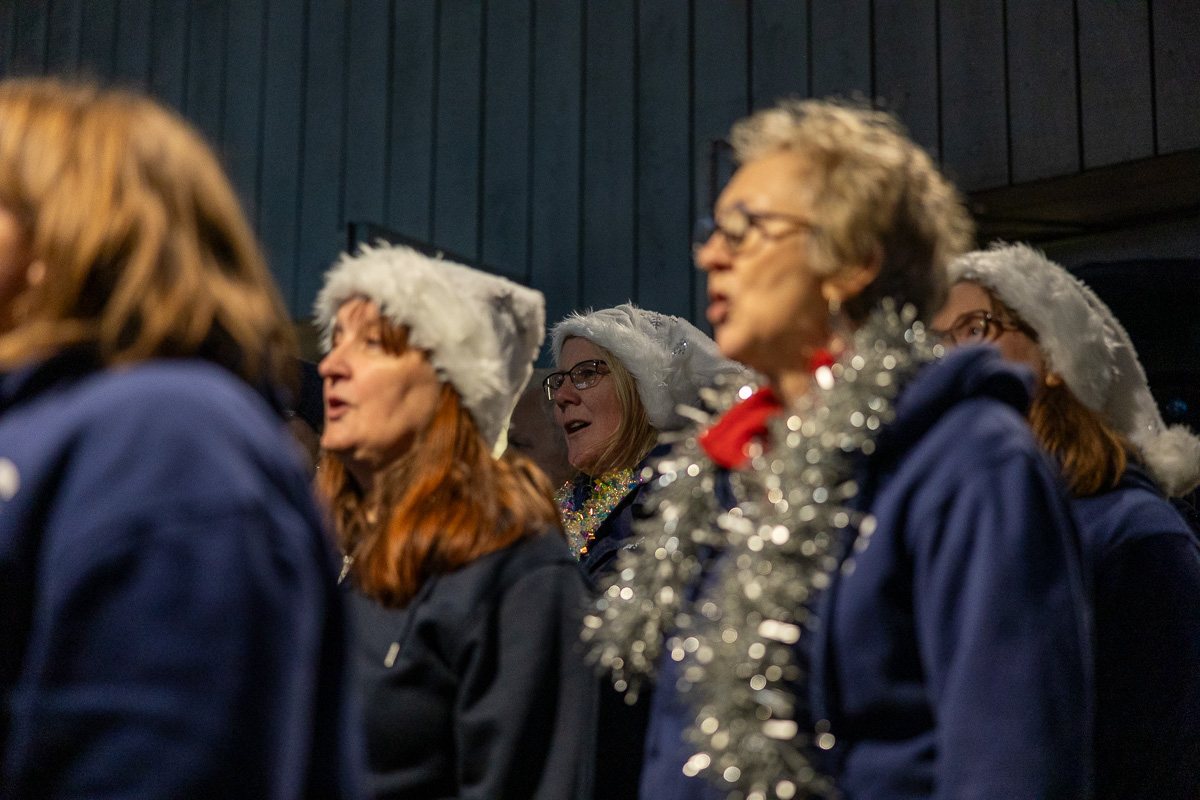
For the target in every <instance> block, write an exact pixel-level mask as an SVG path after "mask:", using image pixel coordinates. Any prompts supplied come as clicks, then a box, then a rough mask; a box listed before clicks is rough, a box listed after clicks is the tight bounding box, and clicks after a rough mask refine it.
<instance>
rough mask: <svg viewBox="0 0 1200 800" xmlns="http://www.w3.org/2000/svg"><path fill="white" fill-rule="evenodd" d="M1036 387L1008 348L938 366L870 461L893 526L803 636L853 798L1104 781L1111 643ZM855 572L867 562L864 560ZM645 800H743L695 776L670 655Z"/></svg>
mask: <svg viewBox="0 0 1200 800" xmlns="http://www.w3.org/2000/svg"><path fill="white" fill-rule="evenodd" d="M1027 380H1028V377H1027V375H1026V374H1025V373H1023V372H1022V371H1021V370H1019V369H1017V368H1013V367H1010V366H1009V365H1007V364H1005V363H1004V362H1003V361H1002V360H1001V359H1000V358H999V356H998V354H996V353H994V352H993V351H991V350H990V349H988V348H973V349H966V350H962V351H958V352H955V353H952V354H950V355H949V356H947V357H946V358H945V359H942V360H941V361H938V362H935V363H932V364H930V365H928V366H926V367H925V368H924V369H923V370H922V371H921V372H920V373H919V374H918V375H917V376H916V377H915V378H914V379H913V380H912V381H911V382H910V383H909V385H908V386H906V387H905V388H904V390H903V392H902V394H901V396H900V397H899V398H898V400H897V403H896V419H895V421H894V422H893V423H892V424H891V425H890V426H888V428H886V429H885V430H884V431H882V432H881V434H880V436H879V438H878V440H877V443H876V444H877V448H876V451H875V453H874V454H873V455H872V456H871V457H869V458H865V459H863V460H862V462H861V463H860V471H859V475H858V479H859V484H860V486H861V487H862V490H861V491H860V494H859V496H858V498H857V504H858V505H859V507H860V508H861V509H863V510H865V511H869V512H870V513H871V514H872V515H874V516H875V518H876V520H877V526H876V530H875V533H874V535H873V536H872V537H871V538H870V543H869V546H867V548H866V549H865V550H864V551H863V552H861V553H858V552H855V550H854V548H853V547H852V544H853V542H852V541H849V540H848V541H845V542H843V555H842V566H841V568H840V569H838V570H835V571H834V572H833V574H832V577H833V583H832V585H831V587H830V588H829V589H828V590H827V591H825V592H823V593H822V594H821V595H820V596H819V598H818V600H817V606H816V608H817V613H818V617H819V620H820V622H819V624H818V625H817V626H816V628H815V630H814V631H812V632H811V633H809V634H806V635H805V636H802V637H801V642H800V645H799V650H800V652H799V656H800V658H801V660H802V663H805V664H807V666H808V673H809V674H808V678H807V681H806V683H805V685H803V686H801V687H797V689H798V691H799V692H801V694H802V695H806V696H807V700H808V705H809V706H810V713H811V718H806V719H802V720H800V722H801V724H802V725H803V726H805V727H807V728H808V729H810V730H812V729H813V727H815V725H816V723H817V722H818V721H823V722H824V723H827V725H823V726H822V729H824V728H825V727H828V730H829V732H831V733H832V734H833V736H834V744H833V747H832V748H831V749H830V750H829V751H827V752H826V751H822V752H817V753H814V754H812V755H813V758H814V759H815V760H816V762H817V765H818V767H819V768H820V769H821V770H822V771H823V772H825V773H826V774H829V775H831V776H832V777H833V778H834V779H835V780H836V782H837V785H838V788H839V789H840V790H841V792H842V793H843V797H845V798H847V800H865V799H867V798H871V799H874V798H888V800H907V799H909V798H911V799H912V800H916V799H917V798H946V800H949V799H950V798H954V799H955V800H964V799H966V800H970V799H971V798H980V799H981V800H982V798H995V800H1001V798H1003V800H1012V799H1013V798H1042V799H1045V800H1050V799H1053V798H1079V797H1085V796H1088V793H1089V791H1090V780H1091V777H1090V776H1091V768H1092V767H1091V761H1090V758H1091V742H1092V702H1091V697H1092V676H1091V640H1090V631H1089V622H1088V612H1087V596H1086V592H1085V588H1084V579H1083V575H1082V570H1081V565H1080V557H1079V550H1078V540H1077V534H1076V531H1075V527H1074V524H1073V522H1072V519H1071V516H1070V512H1069V510H1068V507H1067V501H1066V500H1065V498H1064V497H1063V495H1062V492H1061V490H1060V489H1059V486H1058V479H1057V477H1056V475H1055V472H1054V469H1053V467H1052V465H1051V464H1049V463H1048V461H1047V460H1046V459H1045V458H1044V456H1043V455H1042V454H1041V453H1040V452H1039V450H1038V448H1037V446H1036V444H1035V443H1034V440H1033V438H1032V435H1031V433H1030V431H1029V428H1028V426H1027V424H1026V422H1025V420H1024V419H1023V417H1022V412H1023V411H1024V408H1025V406H1026V404H1027V402H1028V388H1027ZM850 561H853V566H852V567H851V566H849V565H848V562H850ZM660 666H661V668H662V672H661V674H660V676H659V681H658V690H657V691H656V692H655V697H654V708H653V709H652V712H651V720H650V729H649V731H648V733H647V746H646V766H645V768H644V770H643V775H642V783H641V797H643V798H646V799H647V800H649V798H654V800H683V798H724V797H725V796H726V794H727V792H728V789H725V790H721V789H718V788H717V787H714V786H712V785H709V784H707V783H706V782H705V781H704V780H703V779H701V778H687V777H685V776H684V775H683V774H682V772H681V768H682V766H683V763H684V762H685V761H686V759H687V758H688V757H689V756H690V755H691V752H692V749H691V748H689V747H688V746H687V745H686V744H683V743H682V742H681V739H680V736H681V734H682V732H683V730H684V728H685V727H686V725H687V724H688V722H689V721H690V718H691V714H692V711H691V709H690V707H689V705H688V703H687V700H686V697H680V696H679V695H678V694H677V693H675V692H671V691H667V690H666V687H668V686H673V685H674V683H675V681H676V678H677V677H678V676H677V674H676V673H677V671H678V670H679V669H682V668H683V667H685V666H686V664H684V665H679V664H675V663H674V662H672V661H671V660H670V659H663V660H662V662H661V664H660Z"/></svg>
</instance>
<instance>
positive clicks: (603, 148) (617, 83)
mask: <svg viewBox="0 0 1200 800" xmlns="http://www.w3.org/2000/svg"><path fill="white" fill-rule="evenodd" d="M587 34H588V37H587V65H586V66H587V68H586V78H587V80H586V86H585V88H584V98H585V107H584V114H583V138H584V150H583V213H582V215H583V220H582V225H583V249H582V260H583V267H582V269H583V302H582V304H581V305H583V306H593V307H595V308H607V307H610V306H615V305H619V304H621V303H624V302H627V301H629V300H632V299H633V298H634V287H635V285H636V283H635V280H636V279H635V275H634V271H635V269H636V265H637V244H636V242H635V240H634V239H635V233H634V232H635V230H636V215H637V202H636V189H635V187H634V165H635V160H636V156H635V153H634V137H635V131H636V127H635V120H634V111H635V106H636V97H637V83H636V80H635V74H634V70H635V69H636V65H637V56H636V47H637V41H636V39H637V16H636V13H635V2H634V0H606V2H603V3H601V2H596V1H595V0H592V2H589V3H588V4H587ZM555 321H557V320H555Z"/></svg>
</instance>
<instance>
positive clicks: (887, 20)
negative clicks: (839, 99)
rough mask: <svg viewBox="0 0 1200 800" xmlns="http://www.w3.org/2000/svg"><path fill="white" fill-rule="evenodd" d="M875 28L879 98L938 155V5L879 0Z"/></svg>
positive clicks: (910, 0)
mask: <svg viewBox="0 0 1200 800" xmlns="http://www.w3.org/2000/svg"><path fill="white" fill-rule="evenodd" d="M874 27H875V96H876V97H877V98H878V99H880V100H881V101H882V103H883V107H884V108H886V109H887V110H888V111H891V112H892V113H894V114H895V115H896V116H898V117H899V118H900V119H901V121H903V122H904V124H905V126H907V128H908V131H909V134H910V135H911V136H912V139H913V141H915V142H916V143H917V144H919V145H921V146H922V147H924V148H925V149H926V150H927V151H928V152H929V154H930V155H931V156H933V158H934V159H937V158H938V157H939V155H938V154H939V153H940V151H941V141H940V133H939V131H938V74H937V70H938V50H937V6H936V5H935V4H934V3H930V2H928V0H875V26H874Z"/></svg>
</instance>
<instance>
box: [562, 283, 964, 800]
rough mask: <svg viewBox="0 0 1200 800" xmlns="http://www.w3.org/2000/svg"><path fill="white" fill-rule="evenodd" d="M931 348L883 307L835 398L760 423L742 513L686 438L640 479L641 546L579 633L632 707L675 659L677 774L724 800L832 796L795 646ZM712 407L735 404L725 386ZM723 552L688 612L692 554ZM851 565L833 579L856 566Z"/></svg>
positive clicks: (739, 479)
mask: <svg viewBox="0 0 1200 800" xmlns="http://www.w3.org/2000/svg"><path fill="white" fill-rule="evenodd" d="M938 353H940V348H936V347H935V346H934V345H933V344H932V343H931V342H929V341H927V339H926V335H925V329H924V327H923V326H922V324H921V323H920V322H919V321H917V320H916V313H915V311H914V310H913V309H912V308H911V307H905V308H904V309H903V310H901V311H897V310H896V309H895V307H894V305H892V304H891V303H890V301H885V303H884V304H883V306H882V307H881V308H880V309H879V310H877V311H876V312H875V313H874V314H872V316H871V317H870V318H869V319H868V321H867V322H866V324H864V325H863V327H862V328H860V329H859V331H858V332H857V333H856V334H855V337H854V346H853V347H852V348H850V349H849V350H848V351H847V352H846V353H845V354H844V355H843V357H842V358H841V360H839V361H838V362H837V363H835V364H834V365H833V366H832V367H829V368H828V369H829V370H830V372H831V375H832V377H833V378H834V380H833V382H832V385H831V388H828V389H821V388H817V387H815V386H814V389H813V391H812V393H810V394H809V395H808V396H807V397H805V398H803V400H802V401H801V402H800V403H799V404H797V405H796V406H795V407H793V408H791V409H789V411H788V412H787V413H784V414H781V415H779V417H777V418H776V419H774V420H772V421H771V422H769V424H768V428H769V431H770V434H769V436H770V446H769V447H768V449H767V452H766V453H763V452H762V451H761V448H760V449H759V450H758V451H756V452H752V453H751V464H750V467H751V468H750V469H749V470H746V471H744V472H740V473H734V474H732V475H731V476H730V482H731V485H732V487H733V489H734V493H735V496H736V497H737V498H738V505H737V506H736V507H735V508H733V509H732V510H730V511H728V512H726V511H725V510H724V509H721V508H720V507H719V506H718V504H717V501H716V498H715V496H714V491H713V490H714V488H715V485H716V484H715V480H716V478H715V472H714V467H713V465H712V463H711V462H710V461H709V460H708V459H707V457H705V456H704V453H703V451H702V450H701V449H700V447H699V445H698V444H697V442H696V440H695V437H691V438H689V439H687V440H686V441H684V442H683V443H682V444H681V445H679V446H677V447H676V448H675V449H674V450H673V451H672V453H671V454H670V455H669V456H668V457H666V458H664V459H662V460H661V461H660V462H659V463H658V465H657V470H656V471H655V472H654V473H652V474H648V475H646V476H645V477H646V478H647V479H652V480H654V481H655V482H656V490H655V491H654V493H653V494H652V495H651V497H650V498H649V500H648V504H649V506H648V507H649V508H651V509H652V510H653V511H654V512H655V513H654V514H653V516H651V517H650V518H649V519H647V520H645V521H644V522H643V523H641V524H640V525H639V528H638V532H639V533H641V534H642V535H643V536H644V537H645V544H644V545H643V547H641V548H639V549H638V550H635V551H625V553H623V554H622V556H621V560H620V561H619V563H618V567H617V574H616V580H615V582H614V583H613V584H612V585H611V586H610V587H608V589H607V591H606V592H605V594H604V595H603V596H602V598H601V599H600V600H599V601H598V603H597V607H596V613H594V614H591V615H589V616H588V617H587V619H586V621H585V622H586V628H585V632H584V638H585V639H587V640H590V641H591V642H592V643H593V653H594V655H595V657H596V658H597V659H598V661H599V662H600V664H601V666H602V667H604V668H606V669H608V670H610V671H611V672H612V674H613V681H614V685H615V686H616V687H617V688H618V689H628V690H629V694H630V696H633V697H636V692H637V689H638V685H639V683H640V681H641V680H643V679H645V678H648V677H649V678H652V677H653V674H654V664H655V662H656V661H657V659H658V658H659V656H660V653H661V651H662V649H663V646H664V644H665V647H666V650H667V657H669V658H672V659H674V660H676V661H679V662H682V664H683V670H682V678H681V679H680V681H679V684H678V685H677V686H676V687H675V688H676V689H677V690H679V691H680V692H681V693H683V694H685V695H687V696H688V699H689V701H690V702H691V703H692V705H693V708H694V709H695V711H696V716H695V721H694V724H693V725H692V726H691V728H690V729H689V730H688V732H687V736H688V739H689V740H690V741H691V742H692V743H693V744H695V745H696V746H697V748H698V750H697V752H696V754H695V755H694V756H693V757H692V758H691V759H690V760H689V761H688V762H687V765H686V766H685V767H684V772H685V773H686V774H689V775H696V774H700V773H705V774H706V775H707V776H708V777H709V778H710V779H712V780H713V781H714V782H715V783H716V785H718V786H724V787H725V788H726V789H728V790H729V795H728V797H729V798H730V799H731V800H735V799H736V800H769V799H772V798H778V799H779V800H791V798H794V797H804V796H811V795H822V794H828V793H830V791H831V789H832V787H831V785H830V783H829V782H828V780H827V779H825V778H824V777H823V776H821V775H818V774H817V773H816V771H815V770H814V769H813V767H812V765H811V764H810V763H809V759H808V757H807V756H806V754H805V750H806V748H807V747H809V746H814V745H815V746H817V747H822V748H825V749H828V748H829V747H832V746H833V743H834V738H833V734H832V733H831V732H830V731H829V729H828V726H827V723H824V722H823V721H822V722H821V723H818V727H817V729H816V730H814V731H806V730H800V729H799V728H798V726H797V724H796V723H795V721H794V719H795V716H796V710H797V709H796V698H795V696H794V694H793V689H792V687H794V686H795V685H796V684H797V682H798V681H799V679H800V678H801V674H800V668H799V666H798V665H797V664H796V662H795V657H794V653H793V646H794V645H795V644H796V642H797V641H798V640H799V638H800V636H801V635H803V633H804V631H805V629H806V624H807V623H808V622H809V620H808V610H807V607H808V601H809V599H810V598H811V596H812V595H813V594H814V593H815V592H817V591H819V590H820V589H822V588H824V587H825V586H827V585H828V583H829V576H828V573H829V571H830V570H832V569H834V568H836V567H837V566H838V559H837V555H836V554H837V552H838V550H839V548H838V545H839V543H840V542H842V541H843V537H844V536H847V535H857V536H858V541H857V542H856V543H855V544H856V550H858V551H861V549H862V546H863V545H864V544H865V543H866V542H867V541H868V540H869V537H870V535H871V533H872V532H873V530H874V520H873V519H871V518H870V517H865V516H864V515H862V514H860V513H858V512H855V511H853V510H851V509H850V507H849V505H848V504H849V502H850V501H851V500H852V499H853V498H854V496H855V495H856V494H857V492H858V487H857V486H856V485H855V484H854V482H853V480H852V476H853V473H854V465H855V460H856V458H857V457H858V454H860V453H863V454H868V455H869V454H870V453H871V452H873V451H874V444H875V438H876V436H877V435H878V433H879V431H880V430H882V429H883V428H884V427H885V426H886V425H887V424H888V423H889V422H890V421H891V420H892V415H893V410H892V400H893V399H894V398H895V396H896V393H897V392H898V391H899V389H900V387H901V386H903V385H904V383H906V382H907V380H908V379H909V378H911V376H912V375H913V374H914V373H915V372H916V370H917V369H918V368H919V367H920V366H921V365H922V364H923V363H925V362H926V361H928V360H929V359H930V358H932V357H933V356H934V355H936V354H938ZM723 389H724V390H723V391H722V392H721V393H720V394H719V396H718V397H717V399H719V400H720V401H721V406H726V405H727V404H728V405H731V404H732V402H734V400H735V399H736V398H735V393H736V388H734V387H730V386H726V387H723ZM706 545H708V546H712V547H716V548H721V549H723V550H724V555H723V556H722V558H721V559H720V562H719V564H720V569H721V572H720V573H719V574H718V575H717V576H716V582H715V584H711V585H710V591H709V593H708V594H707V595H705V596H701V597H700V598H699V599H697V600H696V601H695V603H694V604H693V607H690V608H685V606H684V604H683V602H682V601H683V597H684V594H685V592H686V591H687V588H688V587H689V586H693V585H694V584H695V583H696V581H697V580H698V579H699V577H700V570H701V568H702V564H701V562H700V556H699V548H701V547H704V546H706ZM852 568H853V561H852V560H847V562H846V563H845V564H844V565H843V569H846V570H847V571H848V570H851V569H852Z"/></svg>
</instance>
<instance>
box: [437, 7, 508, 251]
mask: <svg viewBox="0 0 1200 800" xmlns="http://www.w3.org/2000/svg"><path fill="white" fill-rule="evenodd" d="M482 8H483V6H482V4H480V3H478V2H475V0H442V2H441V15H442V17H441V25H440V33H439V41H438V84H437V123H436V124H437V127H436V128H435V130H436V131H437V139H436V140H435V143H434V164H433V175H434V184H433V241H434V242H435V243H437V245H438V246H439V247H444V248H446V249H448V250H450V251H452V252H455V253H458V254H459V255H461V256H463V257H464V258H468V259H471V260H472V261H474V260H476V259H478V257H479V237H478V233H479V231H478V224H479V159H480V141H479V139H480V137H479V132H480V126H479V123H480V115H481V113H482V112H483V108H482V105H483V103H482V99H483V98H482V86H481V84H480V58H481V53H480V42H481V41H482V35H483V13H482ZM499 99H500V98H497V101H499Z"/></svg>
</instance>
